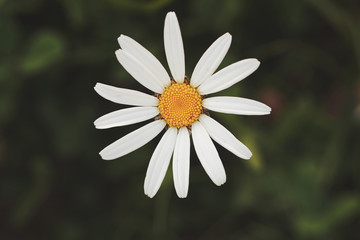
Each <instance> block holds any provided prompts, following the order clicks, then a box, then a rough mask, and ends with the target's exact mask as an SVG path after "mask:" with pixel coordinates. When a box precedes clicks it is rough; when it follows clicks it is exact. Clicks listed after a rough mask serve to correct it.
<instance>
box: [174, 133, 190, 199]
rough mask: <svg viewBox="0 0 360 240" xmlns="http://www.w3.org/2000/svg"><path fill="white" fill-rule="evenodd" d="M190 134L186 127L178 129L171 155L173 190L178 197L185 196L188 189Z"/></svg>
mask: <svg viewBox="0 0 360 240" xmlns="http://www.w3.org/2000/svg"><path fill="white" fill-rule="evenodd" d="M189 173H190V136H189V131H188V130H187V128H186V127H182V128H180V129H179V133H178V135H177V138H176V144H175V150H174V156H173V175H174V185H175V190H176V193H177V195H178V197H179V198H186V196H187V194H188V189H189Z"/></svg>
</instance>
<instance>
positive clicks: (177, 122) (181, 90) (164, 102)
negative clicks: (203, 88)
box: [158, 83, 203, 128]
mask: <svg viewBox="0 0 360 240" xmlns="http://www.w3.org/2000/svg"><path fill="white" fill-rule="evenodd" d="M158 108H159V111H160V115H161V117H162V118H163V119H164V120H165V121H166V123H167V124H168V125H169V126H170V127H177V128H181V127H183V126H190V125H191V124H192V123H193V122H195V121H196V120H198V119H199V117H200V114H201V113H202V110H203V109H202V99H201V96H200V94H199V92H198V91H197V90H196V89H195V88H194V87H192V86H190V85H189V84H187V83H172V84H171V85H170V86H169V87H167V88H165V90H164V92H163V93H162V94H161V95H160V96H159V106H158Z"/></svg>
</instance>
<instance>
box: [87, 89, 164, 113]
mask: <svg viewBox="0 0 360 240" xmlns="http://www.w3.org/2000/svg"><path fill="white" fill-rule="evenodd" d="M94 89H95V91H96V92H97V93H98V94H99V95H100V96H102V97H103V98H105V99H107V100H109V101H112V102H115V103H119V104H125V105H132V106H149V107H150V106H154V107H155V106H157V105H158V104H159V100H158V99H157V98H156V97H154V96H151V95H148V94H145V93H142V92H139V91H135V90H130V89H124V88H117V87H113V86H109V85H106V84H102V83H96V85H95V87H94Z"/></svg>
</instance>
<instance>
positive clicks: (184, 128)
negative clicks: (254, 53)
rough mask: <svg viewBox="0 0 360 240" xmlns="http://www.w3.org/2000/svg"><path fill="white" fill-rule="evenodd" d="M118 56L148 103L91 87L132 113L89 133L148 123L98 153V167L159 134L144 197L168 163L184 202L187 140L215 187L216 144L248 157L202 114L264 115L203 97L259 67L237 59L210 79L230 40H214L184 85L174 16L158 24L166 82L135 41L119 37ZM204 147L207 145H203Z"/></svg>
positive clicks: (218, 176)
mask: <svg viewBox="0 0 360 240" xmlns="http://www.w3.org/2000/svg"><path fill="white" fill-rule="evenodd" d="M118 41H119V44H120V47H121V49H119V50H117V51H116V52H115V54H116V57H117V59H118V61H119V62H120V64H121V65H122V66H123V67H124V68H125V69H126V71H128V72H129V74H130V75H131V76H132V77H133V78H135V79H136V80H137V81H138V82H139V83H140V84H142V85H143V86H145V87H146V88H148V89H150V90H151V91H153V92H154V93H155V94H154V96H151V95H148V94H145V93H142V92H138V91H134V90H129V89H123V88H116V87H112V86H108V85H105V84H101V83H97V84H96V86H95V91H96V92H97V93H99V94H100V95H101V96H102V97H104V98H106V99H108V100H110V101H113V102H116V103H119V104H125V105H131V106H134V107H130V108H125V109H121V110H118V111H114V112H111V113H109V114H106V115H104V116H102V117H100V118H98V119H97V120H96V121H95V123H94V124H95V126H96V128H101V129H102V128H111V127H118V126H125V125H129V124H133V123H137V122H142V121H146V120H149V119H154V121H152V122H150V123H148V124H146V125H144V126H143V127H141V128H139V129H137V130H135V131H133V132H131V133H129V134H127V135H125V136H124V137H122V138H120V139H119V140H117V141H115V142H114V143H112V144H110V145H109V146H107V147H106V148H104V149H103V150H102V151H101V152H100V155H101V157H102V158H103V159H104V160H112V159H116V158H119V157H121V156H124V155H126V154H128V153H130V152H132V151H134V150H136V149H138V148H140V147H141V146H143V145H145V144H146V143H148V142H149V141H150V140H152V139H153V138H154V137H156V136H157V135H158V134H159V133H160V132H161V131H162V130H163V129H164V128H165V127H166V131H165V133H164V135H163V136H162V138H161V140H160V142H159V143H158V145H157V147H156V148H155V151H154V153H153V154H152V156H151V159H150V163H149V166H148V169H147V172H146V177H145V183H144V190H145V194H146V195H148V196H149V197H153V196H155V194H156V193H157V191H158V190H159V188H160V185H161V183H162V181H163V179H164V177H165V174H166V171H167V168H168V166H169V163H170V160H171V157H172V165H173V175H174V184H175V190H176V193H177V195H178V196H179V197H180V198H184V197H186V196H187V193H188V187H189V172H190V136H191V138H192V140H193V144H194V147H195V152H196V154H197V156H198V158H199V160H200V162H201V164H202V166H203V167H204V169H205V171H206V173H207V174H208V175H209V177H210V178H211V180H212V181H213V182H214V183H215V184H216V185H222V184H224V183H225V181H226V174H225V170H224V166H223V164H222V162H221V159H220V157H219V154H218V152H217V150H216V148H215V146H214V144H213V142H212V140H214V141H216V142H217V143H219V144H220V145H222V146H223V147H224V148H226V149H227V150H229V151H230V152H232V153H233V154H235V155H236V156H238V157H240V158H243V159H249V158H250V157H251V155H252V154H251V152H250V150H249V149H248V148H247V147H246V146H245V145H244V144H242V143H241V142H240V141H239V140H238V139H237V138H236V137H235V136H234V135H233V134H232V133H231V132H229V131H228V130H227V129H226V128H225V127H223V126H222V125H221V124H220V123H218V122H217V121H216V120H214V119H213V118H211V117H209V116H208V115H207V114H206V113H207V111H208V110H210V111H216V112H222V113H231V114H239V115H264V114H269V113H270V111H271V109H270V107H268V106H266V105H265V104H263V103H260V102H257V101H254V100H250V99H246V98H240V97H221V96H220V97H205V96H206V95H208V94H211V93H215V92H219V91H221V90H224V89H226V88H228V87H230V86H232V85H234V84H235V83H237V82H239V81H241V80H242V79H244V78H246V77H247V76H249V75H250V74H251V73H253V72H254V71H255V70H256V69H257V68H258V67H259V65H260V62H259V61H258V60H257V59H252V58H251V59H245V60H242V61H239V62H236V63H233V64H231V65H230V66H228V67H225V68H223V69H221V70H220V71H218V72H216V73H214V72H215V71H216V69H217V67H218V66H219V65H220V63H221V61H222V60H223V58H224V57H225V55H226V53H227V51H228V49H229V47H230V43H231V35H230V34H229V33H225V34H224V35H222V36H221V37H219V38H218V39H217V40H216V41H215V42H214V43H213V44H212V45H211V46H210V47H209V48H208V49H207V50H206V52H205V53H204V54H203V55H202V57H201V58H200V60H199V62H198V63H197V65H196V67H195V69H194V71H193V73H192V75H191V78H190V79H188V78H187V77H186V76H185V56H184V48H183V42H182V37H181V32H180V27H179V23H178V20H177V18H176V15H175V13H174V12H169V13H168V14H167V16H166V19H165V26H164V44H165V53H166V59H167V62H168V65H169V68H170V71H171V75H172V78H170V77H169V75H168V73H167V72H166V70H165V68H164V67H163V66H162V65H161V63H160V62H159V61H158V60H157V59H156V58H155V57H154V56H153V55H152V54H151V53H150V52H149V51H148V50H146V49H145V48H144V47H143V46H141V45H140V44H139V43H137V42H136V41H135V40H133V39H131V38H130V37H127V36H125V35H121V36H120V37H119V38H118ZM211 139H212V140H211Z"/></svg>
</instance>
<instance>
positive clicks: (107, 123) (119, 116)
mask: <svg viewBox="0 0 360 240" xmlns="http://www.w3.org/2000/svg"><path fill="white" fill-rule="evenodd" d="M158 114H159V109H158V108H157V107H133V108H126V109H121V110H118V111H114V112H111V113H108V114H106V115H104V116H101V117H99V118H98V119H96V120H95V122H94V124H95V127H96V128H98V129H105V128H111V127H120V126H125V125H129V124H133V123H138V122H142V121H145V120H148V119H150V118H153V117H155V116H156V115H158Z"/></svg>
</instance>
